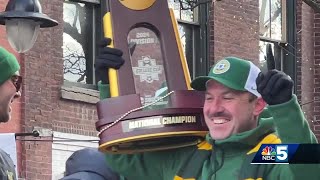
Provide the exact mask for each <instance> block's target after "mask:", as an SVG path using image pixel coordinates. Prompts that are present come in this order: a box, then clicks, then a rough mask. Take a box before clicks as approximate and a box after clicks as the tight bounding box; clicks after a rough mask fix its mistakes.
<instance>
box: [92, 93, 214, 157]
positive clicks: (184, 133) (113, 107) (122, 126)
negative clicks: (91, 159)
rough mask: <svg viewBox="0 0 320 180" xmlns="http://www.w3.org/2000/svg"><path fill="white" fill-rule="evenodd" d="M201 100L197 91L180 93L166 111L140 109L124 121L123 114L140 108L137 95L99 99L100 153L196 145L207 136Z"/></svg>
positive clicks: (97, 126) (171, 97)
mask: <svg viewBox="0 0 320 180" xmlns="http://www.w3.org/2000/svg"><path fill="white" fill-rule="evenodd" d="M202 100H203V94H201V93H200V92H197V91H187V90H179V91H176V92H175V93H173V94H172V95H171V96H170V103H169V104H168V106H167V107H166V108H162V109H149V110H139V111H135V112H132V113H129V114H128V115H126V116H124V117H123V118H120V117H121V116H122V115H123V114H125V112H128V111H130V110H132V109H134V108H136V107H141V101H140V96H139V95H137V94H132V95H126V96H119V97H116V98H109V99H105V100H102V101H100V102H99V103H98V104H97V110H98V117H99V121H98V122H96V128H97V130H98V131H99V137H100V141H99V145H100V146H99V150H100V151H102V152H108V153H117V154H128V153H138V152H146V151H158V150H165V149H174V148H179V147H186V146H191V145H195V144H197V143H199V142H201V141H202V140H203V139H204V138H205V135H206V134H207V133H208V128H207V126H206V124H205V121H204V117H203V113H202V107H201V106H202V104H203V101H202ZM117 119H119V120H117ZM115 122H116V123H115Z"/></svg>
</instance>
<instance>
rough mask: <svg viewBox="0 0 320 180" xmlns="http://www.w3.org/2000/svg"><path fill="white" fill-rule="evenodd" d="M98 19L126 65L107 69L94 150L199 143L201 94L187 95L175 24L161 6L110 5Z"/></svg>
mask: <svg viewBox="0 0 320 180" xmlns="http://www.w3.org/2000/svg"><path fill="white" fill-rule="evenodd" d="M108 8H109V12H107V13H106V14H105V16H104V18H103V24H104V33H105V36H106V37H109V38H111V39H112V40H113V42H112V44H111V47H116V48H118V49H121V50H122V51H123V58H124V59H125V61H126V62H125V64H124V65H123V66H122V67H121V68H120V69H119V70H114V69H109V81H110V92H111V98H107V99H104V100H101V101H99V102H98V103H97V111H98V119H99V120H98V121H97V122H96V128H97V130H98V131H99V138H100V141H99V150H100V151H102V152H109V153H137V152H145V151H156V150H164V149H172V148H178V147H185V146H190V145H194V144H197V143H199V142H200V141H202V140H203V138H204V136H205V135H206V134H207V132H208V130H207V127H206V124H205V122H204V119H203V115H202V107H203V101H204V93H203V92H199V91H194V90H191V88H190V75H189V70H188V66H187V63H186V59H185V57H184V54H183V50H182V45H181V42H180V37H179V34H178V29H177V28H178V27H177V22H176V19H175V17H174V14H173V11H172V10H171V9H169V7H168V3H167V1H166V0H139V1H137V0H111V1H108Z"/></svg>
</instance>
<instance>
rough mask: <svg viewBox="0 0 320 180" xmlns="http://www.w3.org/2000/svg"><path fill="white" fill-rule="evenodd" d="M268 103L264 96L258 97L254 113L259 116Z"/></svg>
mask: <svg viewBox="0 0 320 180" xmlns="http://www.w3.org/2000/svg"><path fill="white" fill-rule="evenodd" d="M266 105H267V103H266V102H265V101H264V100H263V99H262V97H258V98H257V100H256V106H255V108H254V111H253V114H254V115H255V116H258V115H260V114H261V112H262V111H263V110H264V108H265V107H266Z"/></svg>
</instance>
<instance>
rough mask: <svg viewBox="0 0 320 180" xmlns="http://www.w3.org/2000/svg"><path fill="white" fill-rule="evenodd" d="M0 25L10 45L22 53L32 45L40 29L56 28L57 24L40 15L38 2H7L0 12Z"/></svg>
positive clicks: (11, 0)
mask: <svg viewBox="0 0 320 180" xmlns="http://www.w3.org/2000/svg"><path fill="white" fill-rule="evenodd" d="M0 24H1V25H5V26H6V32H7V37H8V41H9V43H10V45H11V46H12V47H13V48H14V49H15V50H16V51H17V52H19V53H24V52H26V51H28V50H29V49H31V48H32V46H33V45H34V43H35V41H36V39H37V36H38V33H39V29H40V28H48V27H53V26H57V25H58V22H57V21H56V20H54V19H51V18H50V17H49V16H47V15H46V14H43V13H42V8H41V5H40V3H39V0H9V2H8V4H7V6H6V9H5V11H4V12H0Z"/></svg>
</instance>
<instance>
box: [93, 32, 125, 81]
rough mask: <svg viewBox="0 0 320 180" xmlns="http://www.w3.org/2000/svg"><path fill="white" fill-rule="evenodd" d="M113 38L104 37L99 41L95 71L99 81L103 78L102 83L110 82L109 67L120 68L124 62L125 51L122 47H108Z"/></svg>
mask: <svg viewBox="0 0 320 180" xmlns="http://www.w3.org/2000/svg"><path fill="white" fill-rule="evenodd" d="M110 43H111V39H110V38H104V39H103V40H102V41H101V42H100V43H99V46H100V48H99V54H98V56H97V57H96V62H95V71H96V75H97V79H98V81H99V80H101V81H102V84H108V83H109V78H108V69H109V68H114V69H119V68H120V67H121V66H122V65H123V64H124V59H123V58H122V54H123V52H122V51H121V50H120V49H116V48H110V47H107V46H108V45H110Z"/></svg>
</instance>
